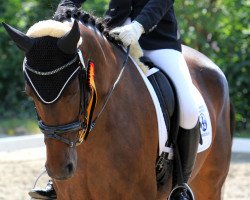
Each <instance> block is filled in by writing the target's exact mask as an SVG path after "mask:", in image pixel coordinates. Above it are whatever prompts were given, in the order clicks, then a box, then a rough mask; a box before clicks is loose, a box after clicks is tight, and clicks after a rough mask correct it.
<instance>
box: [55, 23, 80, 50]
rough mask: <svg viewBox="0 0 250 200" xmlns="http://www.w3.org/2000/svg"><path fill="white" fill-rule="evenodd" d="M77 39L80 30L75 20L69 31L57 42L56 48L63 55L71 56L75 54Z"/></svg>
mask: <svg viewBox="0 0 250 200" xmlns="http://www.w3.org/2000/svg"><path fill="white" fill-rule="evenodd" d="M79 39H80V30H79V26H78V23H77V21H76V20H75V21H74V25H73V27H72V28H71V30H70V31H69V32H68V33H66V34H65V35H64V36H63V37H62V38H60V39H59V40H58V42H57V46H58V48H59V49H60V50H61V51H63V52H64V53H66V54H73V53H75V52H76V49H77V43H78V41H79Z"/></svg>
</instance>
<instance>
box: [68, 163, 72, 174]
mask: <svg viewBox="0 0 250 200" xmlns="http://www.w3.org/2000/svg"><path fill="white" fill-rule="evenodd" d="M66 168H67V170H68V173H69V174H71V173H72V172H73V164H72V163H69V164H68V165H67V166H66Z"/></svg>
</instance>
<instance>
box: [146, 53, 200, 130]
mask: <svg viewBox="0 0 250 200" xmlns="http://www.w3.org/2000/svg"><path fill="white" fill-rule="evenodd" d="M143 53H144V56H147V57H149V58H150V59H151V60H152V61H153V63H154V64H155V65H156V66H158V67H159V68H160V69H161V70H163V71H164V72H165V73H166V74H168V76H169V77H170V78H171V79H172V81H173V83H174V85H175V87H176V90H177V96H178V99H179V107H180V126H181V127H182V128H184V129H191V128H193V127H194V126H195V125H196V124H197V121H198V115H199V110H198V103H197V102H196V100H195V96H194V94H195V92H194V89H195V88H194V87H195V86H194V85H193V83H192V79H191V76H190V73H189V69H188V66H187V64H186V61H185V59H184V56H183V55H182V53H181V52H179V51H176V50H173V49H159V50H143Z"/></svg>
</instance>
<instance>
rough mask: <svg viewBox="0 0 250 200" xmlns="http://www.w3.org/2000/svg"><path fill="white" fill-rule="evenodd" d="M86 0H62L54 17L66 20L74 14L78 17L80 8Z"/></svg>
mask: <svg viewBox="0 0 250 200" xmlns="http://www.w3.org/2000/svg"><path fill="white" fill-rule="evenodd" d="M85 1H86V0H62V1H61V2H60V3H59V5H58V6H57V9H56V12H55V14H54V16H53V19H54V20H56V21H64V20H67V19H70V18H71V17H72V16H74V18H76V19H77V18H78V17H79V16H80V8H81V5H82V3H84V2H85Z"/></svg>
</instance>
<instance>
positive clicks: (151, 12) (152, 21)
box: [134, 0, 173, 33]
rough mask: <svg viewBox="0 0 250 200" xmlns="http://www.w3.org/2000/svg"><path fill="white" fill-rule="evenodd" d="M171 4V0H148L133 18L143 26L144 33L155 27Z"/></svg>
mask: <svg viewBox="0 0 250 200" xmlns="http://www.w3.org/2000/svg"><path fill="white" fill-rule="evenodd" d="M172 5H173V0H149V1H148V3H147V4H146V5H145V6H144V7H143V9H142V10H141V12H140V14H139V15H138V16H137V17H136V18H135V19H134V20H135V21H137V22H139V23H140V24H141V25H142V26H143V28H144V30H145V33H149V32H151V31H152V30H153V29H154V28H156V26H157V24H158V23H159V21H160V20H161V19H162V18H163V16H164V15H165V14H166V13H167V11H168V9H169V8H170V7H171V6H172Z"/></svg>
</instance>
